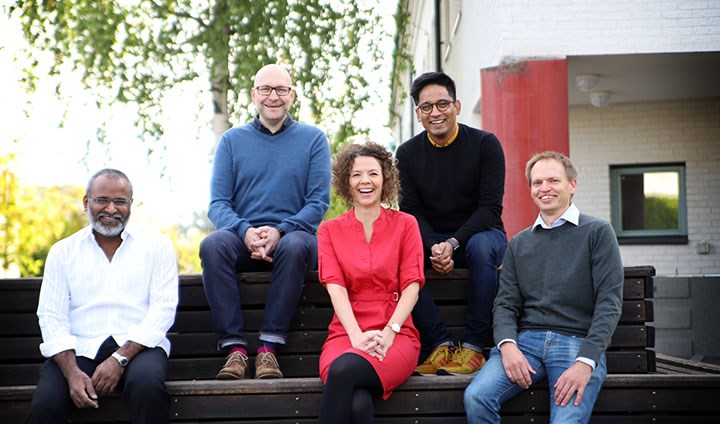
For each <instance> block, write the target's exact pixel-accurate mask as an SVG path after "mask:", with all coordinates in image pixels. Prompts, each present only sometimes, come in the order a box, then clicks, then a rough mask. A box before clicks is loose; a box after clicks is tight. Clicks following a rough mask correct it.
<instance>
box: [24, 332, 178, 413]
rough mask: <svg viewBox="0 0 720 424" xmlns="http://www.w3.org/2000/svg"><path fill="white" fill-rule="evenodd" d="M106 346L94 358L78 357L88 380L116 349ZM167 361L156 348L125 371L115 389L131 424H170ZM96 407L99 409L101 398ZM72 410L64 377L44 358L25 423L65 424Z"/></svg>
mask: <svg viewBox="0 0 720 424" xmlns="http://www.w3.org/2000/svg"><path fill="white" fill-rule="evenodd" d="M109 340H112V338H110V339H109ZM112 344H114V342H112ZM108 345H109V343H108V342H107V341H106V342H105V344H103V346H102V347H101V348H100V351H99V352H98V355H97V356H96V357H95V359H88V358H85V357H82V356H78V357H77V358H76V360H77V364H78V367H80V369H81V370H82V371H83V372H84V373H86V374H87V375H88V376H90V377H92V375H93V372H94V371H95V368H97V366H98V365H100V363H101V362H102V361H104V360H105V359H106V358H107V357H108V356H109V355H110V354H112V352H114V351H115V349H117V345H115V348H114V349H112V348H111V349H108ZM167 362H168V358H167V355H166V354H165V351H164V350H163V349H162V348H159V347H156V348H153V349H145V350H143V351H141V352H140V353H139V354H137V355H135V357H134V358H133V359H132V361H130V363H129V364H128V365H127V367H126V368H125V372H124V373H123V376H122V378H120V382H119V383H118V386H117V389H116V390H118V391H119V392H121V393H122V396H123V399H124V400H125V402H126V403H127V404H128V407H129V408H130V419H131V422H132V423H134V424H140V423H147V424H155V423H167V422H169V421H170V395H168V393H167V390H166V389H165V375H166V373H167ZM99 404H100V408H101V409H102V407H103V401H102V398H101V399H100V402H99ZM75 409H76V407H75V404H74V403H73V401H72V399H71V398H70V390H69V389H68V383H67V380H65V376H63V374H62V372H61V371H60V368H59V367H58V366H57V364H55V361H54V360H53V359H52V358H51V359H48V360H47V361H45V363H44V364H43V366H42V367H41V368H40V381H39V382H38V385H37V388H36V389H35V393H34V394H33V398H32V403H31V406H30V415H29V416H28V418H27V420H26V421H25V422H26V423H38V424H40V423H41V424H48V423H66V422H67V420H68V417H69V416H70V414H71V413H72V412H73V411H74V410H75Z"/></svg>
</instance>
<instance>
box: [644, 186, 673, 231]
mask: <svg viewBox="0 0 720 424" xmlns="http://www.w3.org/2000/svg"><path fill="white" fill-rule="evenodd" d="M678 208H679V206H678V198H677V196H659V195H656V196H648V197H646V198H645V205H644V214H645V216H644V218H645V227H644V229H646V230H677V229H678V228H679V227H678V225H679V224H678V219H679V218H678Z"/></svg>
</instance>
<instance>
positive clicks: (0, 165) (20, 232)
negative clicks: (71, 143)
mask: <svg viewBox="0 0 720 424" xmlns="http://www.w3.org/2000/svg"><path fill="white" fill-rule="evenodd" d="M12 163H13V159H12V156H5V157H0V240H2V242H1V243H0V267H2V268H3V269H4V270H9V269H10V267H11V265H16V266H17V267H18V268H19V270H20V276H21V277H36V276H41V275H43V270H44V268H45V258H46V257H47V254H48V252H49V250H50V247H51V246H52V245H53V243H55V242H56V241H58V240H60V239H62V238H65V237H67V236H69V235H71V234H72V233H74V232H76V231H77V230H79V229H80V228H82V227H83V226H84V225H85V223H86V222H87V219H86V218H85V214H84V213H83V209H82V203H81V199H82V196H83V194H84V192H85V189H84V188H82V187H72V186H63V187H23V186H20V185H18V184H17V181H16V179H15V177H14V175H13V173H12V171H11V165H12Z"/></svg>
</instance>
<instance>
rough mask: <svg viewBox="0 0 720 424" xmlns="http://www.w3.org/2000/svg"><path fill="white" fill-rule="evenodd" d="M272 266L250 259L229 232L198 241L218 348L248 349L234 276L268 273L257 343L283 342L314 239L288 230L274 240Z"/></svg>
mask: <svg viewBox="0 0 720 424" xmlns="http://www.w3.org/2000/svg"><path fill="white" fill-rule="evenodd" d="M272 256H273V262H272V263H269V262H265V261H261V260H256V259H252V258H251V257H250V252H249V251H248V250H247V248H246V247H245V244H244V243H243V240H242V239H241V238H240V237H239V236H238V235H237V234H236V233H234V232H232V231H229V230H218V231H214V232H212V233H210V235H208V236H207V237H205V239H204V240H203V241H202V243H200V260H201V263H202V268H203V286H204V287H205V295H206V296H207V300H208V303H209V305H210V311H211V313H212V319H213V326H214V328H215V334H216V336H217V338H218V349H226V348H227V347H229V346H238V345H241V346H247V344H248V341H247V339H246V338H245V334H244V327H243V326H244V322H243V314H242V308H241V306H240V301H241V299H240V291H239V289H238V282H237V273H238V272H252V271H272V277H271V279H270V288H269V289H268V293H267V301H266V303H265V316H264V321H263V326H262V329H261V330H260V340H262V341H266V342H271V343H279V344H285V343H286V341H287V336H288V332H289V330H290V321H291V320H292V317H293V314H294V313H295V308H296V307H297V304H298V301H299V300H300V296H301V294H302V288H303V286H304V285H305V275H306V273H307V271H311V270H314V269H317V237H316V236H315V235H314V234H310V233H307V232H305V231H293V232H290V233H287V234H286V235H285V236H283V237H282V238H281V239H280V241H278V244H277V246H276V247H275V251H274V252H273V255H272Z"/></svg>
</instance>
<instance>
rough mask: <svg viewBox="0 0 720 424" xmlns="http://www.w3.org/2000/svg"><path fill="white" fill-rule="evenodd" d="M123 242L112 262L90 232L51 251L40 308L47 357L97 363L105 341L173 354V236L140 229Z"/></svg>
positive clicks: (175, 278)
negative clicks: (67, 354)
mask: <svg viewBox="0 0 720 424" xmlns="http://www.w3.org/2000/svg"><path fill="white" fill-rule="evenodd" d="M121 237H122V239H123V242H122V244H121V245H120V247H119V248H118V249H117V251H116V252H115V255H114V256H113V258H112V261H109V260H108V258H107V257H106V256H105V253H104V252H103V250H102V249H101V248H100V246H99V245H98V244H97V241H96V240H95V237H94V235H93V232H92V230H91V228H90V227H86V228H84V229H82V230H80V231H78V232H77V233H75V234H73V235H71V236H70V237H67V238H65V239H63V240H60V241H59V242H57V243H56V244H55V245H53V247H52V248H51V249H50V253H49V254H48V257H47V261H46V263H45V275H44V277H43V281H42V285H41V287H40V301H39V302H38V310H37V315H38V318H39V321H40V330H41V331H42V338H43V342H42V343H41V344H40V352H41V353H42V355H43V356H45V357H47V358H49V357H51V356H53V355H55V354H57V353H60V352H62V351H65V350H75V354H76V355H77V356H84V357H87V358H91V359H92V358H94V357H95V355H96V354H97V351H98V349H99V348H100V345H101V344H102V343H103V341H105V339H107V338H108V336H112V337H113V338H114V339H115V342H116V343H117V344H118V345H119V346H122V345H123V344H124V343H125V342H126V341H128V340H131V341H133V342H136V343H139V344H141V345H143V346H145V347H149V348H152V347H158V346H159V347H161V348H162V349H163V350H165V352H166V353H167V354H168V355H170V341H169V340H168V339H167V337H166V333H167V331H168V329H170V327H171V326H172V324H173V322H174V320H175V308H176V307H177V303H178V273H177V259H176V256H175V251H174V249H173V246H172V243H171V241H170V238H169V237H167V236H165V235H162V234H159V233H155V232H147V231H141V230H139V229H137V228H126V229H125V230H124V231H123V233H122V234H121Z"/></svg>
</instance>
